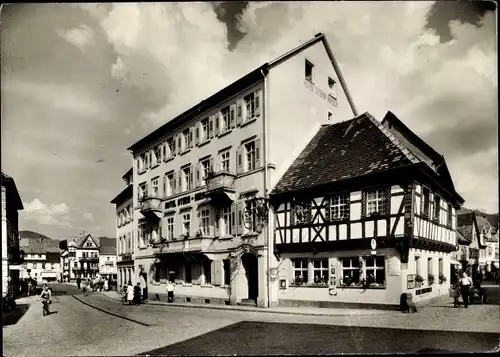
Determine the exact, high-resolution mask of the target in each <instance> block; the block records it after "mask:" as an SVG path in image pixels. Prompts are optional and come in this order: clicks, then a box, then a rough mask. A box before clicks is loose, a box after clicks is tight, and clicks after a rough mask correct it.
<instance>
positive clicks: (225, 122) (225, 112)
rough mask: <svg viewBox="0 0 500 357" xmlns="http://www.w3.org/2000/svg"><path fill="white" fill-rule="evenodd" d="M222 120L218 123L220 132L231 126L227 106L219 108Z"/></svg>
mask: <svg viewBox="0 0 500 357" xmlns="http://www.w3.org/2000/svg"><path fill="white" fill-rule="evenodd" d="M221 113H222V122H221V123H220V132H221V133H225V132H226V131H228V130H229V129H230V128H231V119H230V116H229V107H225V108H223V109H222V110H221Z"/></svg>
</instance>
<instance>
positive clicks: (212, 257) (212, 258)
mask: <svg viewBox="0 0 500 357" xmlns="http://www.w3.org/2000/svg"><path fill="white" fill-rule="evenodd" d="M203 255H204V256H205V257H207V258H208V259H210V260H215V254H213V253H203Z"/></svg>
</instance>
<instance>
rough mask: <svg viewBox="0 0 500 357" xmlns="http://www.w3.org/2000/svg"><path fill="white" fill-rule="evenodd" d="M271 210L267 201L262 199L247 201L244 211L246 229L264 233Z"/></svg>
mask: <svg viewBox="0 0 500 357" xmlns="http://www.w3.org/2000/svg"><path fill="white" fill-rule="evenodd" d="M268 212H269V208H268V205H267V200H266V199H265V198H262V197H256V198H253V199H251V200H248V201H246V205H245V209H244V210H243V224H244V226H245V228H246V229H248V230H251V231H255V232H257V233H260V232H262V229H263V228H264V225H265V224H266V223H267V215H268Z"/></svg>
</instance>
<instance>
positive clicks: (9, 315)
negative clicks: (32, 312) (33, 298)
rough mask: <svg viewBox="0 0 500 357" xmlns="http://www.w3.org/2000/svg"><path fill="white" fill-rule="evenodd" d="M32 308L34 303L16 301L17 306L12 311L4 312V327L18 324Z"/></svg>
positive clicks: (24, 300)
mask: <svg viewBox="0 0 500 357" xmlns="http://www.w3.org/2000/svg"><path fill="white" fill-rule="evenodd" d="M19 300H20V299H19ZM31 307H32V303H30V301H28V300H26V299H23V301H16V305H15V306H14V308H13V309H12V310H10V311H2V326H3V327H4V328H5V327H7V326H12V325H15V324H17V323H18V322H19V320H21V318H23V316H25V315H26V313H27V312H28V310H29V309H30V308H31Z"/></svg>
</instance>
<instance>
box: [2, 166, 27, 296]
mask: <svg viewBox="0 0 500 357" xmlns="http://www.w3.org/2000/svg"><path fill="white" fill-rule="evenodd" d="M1 175H2V176H1V184H2V297H5V296H7V295H9V294H10V295H16V294H17V293H18V292H19V275H20V274H19V270H20V264H21V263H22V257H21V250H20V249H19V213H18V211H20V210H22V209H24V207H23V203H22V201H21V197H20V196H19V191H18V190H17V187H16V183H15V182H14V179H13V178H12V177H10V176H7V175H5V174H4V173H3V172H2V173H1Z"/></svg>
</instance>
